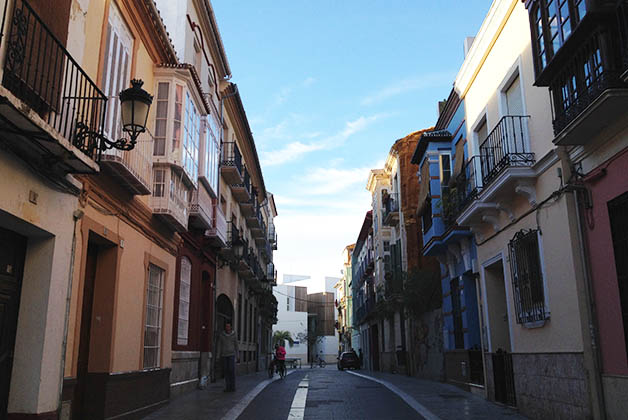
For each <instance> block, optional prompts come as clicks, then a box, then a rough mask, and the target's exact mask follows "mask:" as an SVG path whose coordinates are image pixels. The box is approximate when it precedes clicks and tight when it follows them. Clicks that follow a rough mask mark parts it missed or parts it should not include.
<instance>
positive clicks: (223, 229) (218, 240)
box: [205, 200, 230, 248]
mask: <svg viewBox="0 0 628 420" xmlns="http://www.w3.org/2000/svg"><path fill="white" fill-rule="evenodd" d="M214 201H217V200H214ZM213 216H214V217H213V220H212V226H211V227H209V228H208V229H207V230H206V231H205V237H206V238H207V241H208V243H209V245H210V246H214V247H218V248H223V247H226V246H227V243H228V242H229V233H230V232H229V228H228V226H227V219H226V218H225V215H224V214H223V212H222V209H221V208H220V206H219V205H218V204H216V203H214V211H213Z"/></svg>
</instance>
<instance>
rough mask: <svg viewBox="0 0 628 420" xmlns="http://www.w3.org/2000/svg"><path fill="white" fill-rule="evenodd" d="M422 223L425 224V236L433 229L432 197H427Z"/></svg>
mask: <svg viewBox="0 0 628 420" xmlns="http://www.w3.org/2000/svg"><path fill="white" fill-rule="evenodd" d="M421 221H422V223H423V233H424V234H425V233H427V231H428V230H430V228H431V227H432V199H431V198H430V197H427V199H426V200H425V206H424V207H423V212H422V213H421Z"/></svg>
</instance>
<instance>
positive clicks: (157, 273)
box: [144, 264, 164, 369]
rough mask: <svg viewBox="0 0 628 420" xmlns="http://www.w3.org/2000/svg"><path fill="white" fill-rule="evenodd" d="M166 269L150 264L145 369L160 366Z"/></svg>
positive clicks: (145, 332) (147, 290) (147, 293)
mask: <svg viewBox="0 0 628 420" xmlns="http://www.w3.org/2000/svg"><path fill="white" fill-rule="evenodd" d="M163 290H164V270H162V269H161V268H159V267H157V266H156V265H153V264H150V265H149V266H148V284H147V286H146V321H145V325H144V369H150V368H157V367H159V358H160V348H161V347H160V343H161V317H162V310H163V306H162V301H163Z"/></svg>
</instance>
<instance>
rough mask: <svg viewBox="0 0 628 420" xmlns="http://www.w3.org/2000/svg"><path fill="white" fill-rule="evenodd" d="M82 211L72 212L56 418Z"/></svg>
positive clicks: (60, 396) (59, 414)
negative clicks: (77, 228)
mask: <svg viewBox="0 0 628 420" xmlns="http://www.w3.org/2000/svg"><path fill="white" fill-rule="evenodd" d="M83 215H84V213H83V210H80V209H77V210H74V213H73V214H72V218H73V219H74V227H73V230H72V250H71V253H70V270H69V273H68V290H67V292H66V297H65V320H64V325H63V344H62V347H61V371H60V373H59V376H60V378H59V391H58V395H59V399H58V403H57V407H58V408H57V410H58V413H57V414H58V416H59V417H61V400H62V394H63V378H64V376H65V359H66V354H67V346H68V324H69V323H70V304H71V302H72V281H73V279H74V260H75V257H76V224H77V222H78V221H79V220H81V219H82V218H83Z"/></svg>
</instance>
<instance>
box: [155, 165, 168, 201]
mask: <svg viewBox="0 0 628 420" xmlns="http://www.w3.org/2000/svg"><path fill="white" fill-rule="evenodd" d="M165 190H166V170H165V169H163V168H155V169H153V197H163V196H164V193H165Z"/></svg>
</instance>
